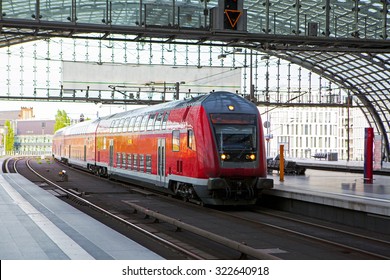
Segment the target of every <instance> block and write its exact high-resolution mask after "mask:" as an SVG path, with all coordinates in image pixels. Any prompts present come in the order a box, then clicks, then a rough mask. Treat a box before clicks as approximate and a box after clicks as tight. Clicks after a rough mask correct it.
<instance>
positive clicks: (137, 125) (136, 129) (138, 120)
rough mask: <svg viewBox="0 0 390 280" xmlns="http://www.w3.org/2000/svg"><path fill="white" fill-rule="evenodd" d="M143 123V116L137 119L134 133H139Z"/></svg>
mask: <svg viewBox="0 0 390 280" xmlns="http://www.w3.org/2000/svg"><path fill="white" fill-rule="evenodd" d="M141 121H142V116H138V117H137V119H136V120H135V124H134V131H139V126H140V125H141Z"/></svg>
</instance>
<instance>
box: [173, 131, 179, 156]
mask: <svg viewBox="0 0 390 280" xmlns="http://www.w3.org/2000/svg"><path fill="white" fill-rule="evenodd" d="M172 151H173V152H178V151H180V130H173V131H172Z"/></svg>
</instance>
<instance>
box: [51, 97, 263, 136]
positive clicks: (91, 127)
mask: <svg viewBox="0 0 390 280" xmlns="http://www.w3.org/2000/svg"><path fill="white" fill-rule="evenodd" d="M201 104H202V105H203V106H204V107H205V109H206V110H207V112H209V113H213V112H218V113H220V112H224V111H228V109H227V108H228V105H234V107H235V108H237V109H238V110H236V111H237V112H241V113H242V112H246V113H258V110H257V107H256V105H255V104H253V103H252V102H250V101H248V100H246V99H245V98H243V97H242V96H240V95H238V94H235V93H231V92H226V91H216V92H210V93H208V94H204V95H199V96H196V97H191V98H187V99H184V100H175V101H170V102H166V103H161V104H157V105H152V106H148V107H142V108H137V109H134V110H129V111H126V112H120V113H116V114H112V115H108V116H105V117H101V118H98V119H95V120H89V121H84V122H81V123H77V124H75V125H72V126H68V127H65V128H63V129H61V130H58V131H57V132H56V135H62V134H64V135H69V134H84V133H93V132H95V131H96V129H97V126H98V125H99V124H100V123H101V121H111V120H115V119H121V118H126V117H128V116H134V115H146V114H150V113H153V112H160V111H170V110H172V109H177V108H185V107H189V106H194V105H195V106H196V105H201Z"/></svg>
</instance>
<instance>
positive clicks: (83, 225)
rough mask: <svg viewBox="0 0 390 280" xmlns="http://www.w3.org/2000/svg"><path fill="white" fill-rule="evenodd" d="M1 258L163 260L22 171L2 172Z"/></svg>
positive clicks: (0, 212)
mask: <svg viewBox="0 0 390 280" xmlns="http://www.w3.org/2000/svg"><path fill="white" fill-rule="evenodd" d="M0 259H2V260H21V259H22V260H47V259H50V260H64V259H76V260H91V259H102V260H113V259H122V260H150V259H152V260H160V259H162V258H161V257H160V256H159V255H157V254H155V253H154V252H152V251H150V250H148V249H147V248H145V247H143V246H141V245H139V244H138V243H136V242H134V241H132V240H130V239H128V238H127V237H125V236H123V235H121V234H120V233H118V232H116V231H114V230H112V229H111V228H109V227H107V226H105V225H103V224H102V223H100V222H98V221H96V220H95V219H93V218H91V217H90V216H88V215H86V214H84V213H82V212H80V211H79V210H77V209H75V208H74V207H72V206H70V205H68V204H67V203H65V202H63V201H61V200H60V199H58V198H56V197H55V196H54V195H52V194H50V193H49V192H47V191H45V190H43V189H41V188H39V187H38V186H36V185H35V184H34V183H32V182H30V181H28V180H27V179H25V178H24V177H22V176H21V175H19V174H0Z"/></svg>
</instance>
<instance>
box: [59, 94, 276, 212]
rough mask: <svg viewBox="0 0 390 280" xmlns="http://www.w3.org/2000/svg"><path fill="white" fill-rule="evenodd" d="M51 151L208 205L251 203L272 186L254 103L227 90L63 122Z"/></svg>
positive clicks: (111, 174) (92, 168)
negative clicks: (71, 123)
mask: <svg viewBox="0 0 390 280" xmlns="http://www.w3.org/2000/svg"><path fill="white" fill-rule="evenodd" d="M53 156H54V157H55V158H57V159H58V160H61V161H63V162H66V163H68V164H70V165H75V166H78V167H81V168H84V169H87V170H89V171H91V172H93V173H95V174H98V175H100V176H107V177H110V178H114V179H118V180H123V181H128V182H131V183H135V184H139V185H142V186H144V187H148V188H154V189H158V190H160V191H163V192H167V193H170V194H173V195H177V196H180V197H182V198H184V199H188V200H195V201H199V202H201V203H202V204H208V205H251V204H254V203H256V200H257V198H258V196H259V195H260V193H261V191H262V190H263V189H265V188H272V187H273V181H272V179H267V165H266V158H265V153H264V135H263V130H262V125H261V118H260V114H259V112H258V109H257V107H256V106H255V105H254V104H253V103H251V102H249V101H247V100H246V99H244V98H242V97H240V96H239V95H237V94H233V93H228V92H212V93H210V94H207V95H202V96H199V97H196V98H192V99H187V100H178V101H172V102H168V103H163V104H159V105H154V106H149V107H145V108H139V109H135V110H131V111H127V112H123V113H117V114H113V115H110V116H107V117H103V118H99V119H97V120H93V121H85V122H81V123H78V124H76V125H73V126H70V127H66V128H63V129H61V130H59V131H57V132H56V134H55V135H54V139H53Z"/></svg>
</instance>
